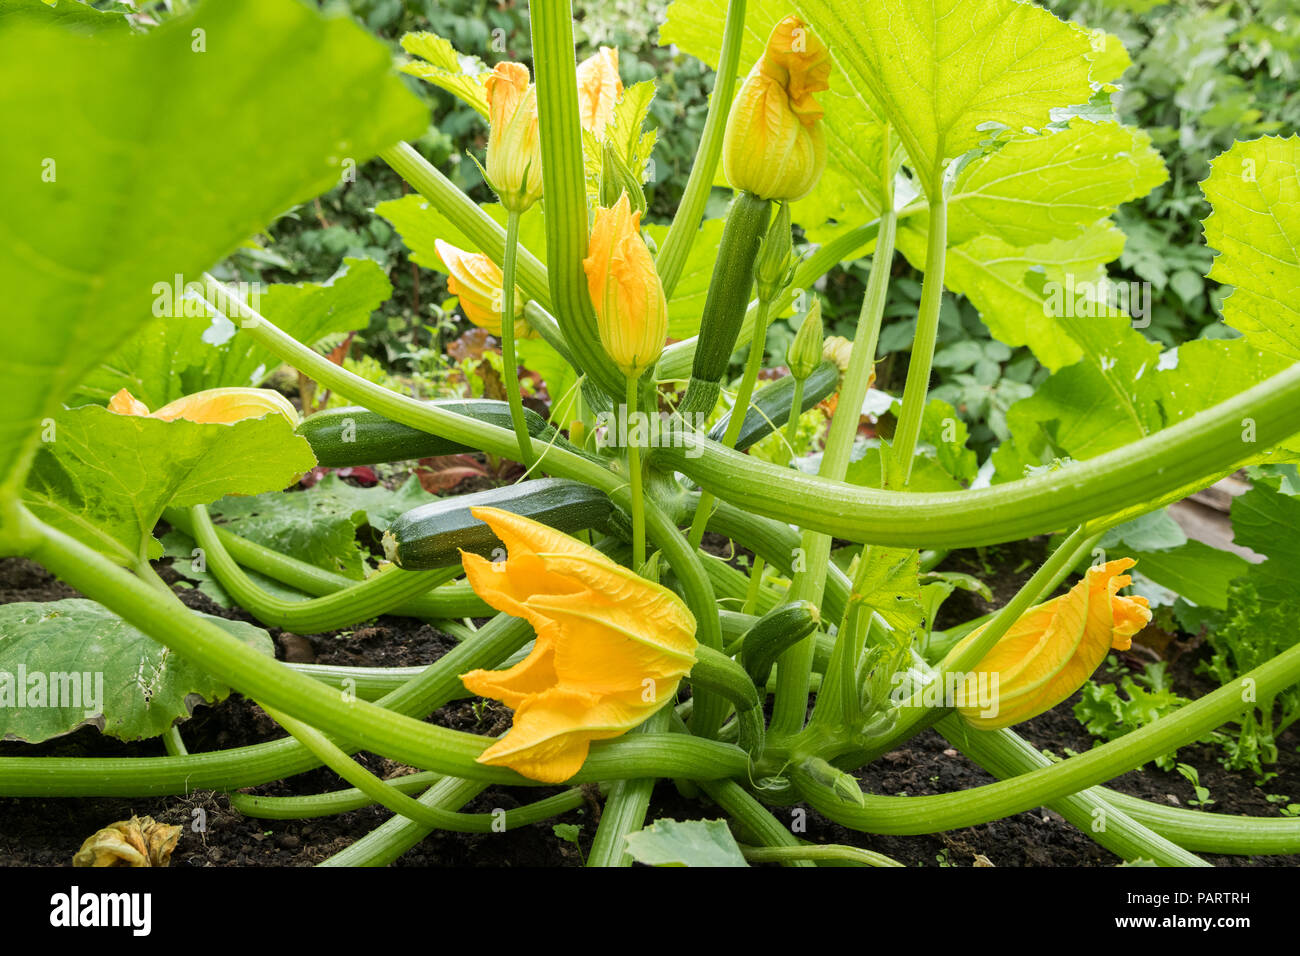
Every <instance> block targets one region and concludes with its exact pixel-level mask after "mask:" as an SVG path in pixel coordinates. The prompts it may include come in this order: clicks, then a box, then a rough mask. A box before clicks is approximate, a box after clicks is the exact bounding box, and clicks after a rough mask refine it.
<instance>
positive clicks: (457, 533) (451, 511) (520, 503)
mask: <svg viewBox="0 0 1300 956" xmlns="http://www.w3.org/2000/svg"><path fill="white" fill-rule="evenodd" d="M478 507H490V508H500V509H501V510H503V511H509V512H511V513H512V514H517V515H522V516H523V517H525V518H531V519H533V520H534V521H540V522H541V523H542V524H545V525H550V526H551V527H552V528H555V529H556V530H557V531H563V532H565V533H566V534H568V533H572V532H574V531H581V530H583V529H584V528H602V527H604V525H605V522H606V521H607V520H608V518H609V517H610V512H611V511H612V510H613V504H612V503H611V502H610V500H609V498H607V497H606V496H605V494H604V492H601V491H597V490H596V489H595V488H592V487H589V486H588V485H584V484H582V483H580V482H577V481H570V480H568V479H567V478H538V479H536V480H535V481H521V482H519V483H518V484H514V485H507V486H506V487H504V488H488V489H487V490H485V491H477V492H475V493H474V494H470V495H459V496H457V497H454V498H440V499H439V500H437V501H431V502H429V503H428V504H425V505H420V506H419V507H418V508H412V509H411V510H410V511H408V512H406V513H405V514H404V515H402V516H401V517H399V518H398V519H397V520H396V521H394V522H393V523H392V525H391V526H390V527H389V529H388V530H387V531H386V532H384V551H385V553H386V554H387V556H388V560H390V561H392V562H393V563H394V564H396V565H397V566H398V567H399V568H407V569H408V570H413V571H422V570H425V569H427V568H444V567H448V566H450V565H453V564H457V563H459V562H460V552H461V551H462V550H464V551H471V552H473V553H474V554H478V555H482V556H483V557H486V558H494V557H498V556H500V555H504V546H503V545H502V543H501V539H500V538H498V537H497V536H496V535H495V534H494V533H493V532H492V529H491V528H489V527H488V526H487V525H486V524H484V523H483V522H482V521H480V520H479V519H478V518H475V517H474V516H473V515H472V514H470V509H471V508H478ZM498 549H500V552H499V554H498V553H497V552H498Z"/></svg>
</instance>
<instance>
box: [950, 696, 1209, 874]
mask: <svg viewBox="0 0 1300 956" xmlns="http://www.w3.org/2000/svg"><path fill="white" fill-rule="evenodd" d="M938 730H939V733H941V734H943V735H944V737H946V738H947V739H948V742H949V743H951V744H952V745H953V746H954V747H956V748H957V749H958V750H960V751H962V752H963V753H964V754H966V755H967V756H968V757H970V758H971V759H972V760H974V761H975V762H976V763H978V764H979V765H980V766H981V767H983V768H984V769H985V770H988V771H989V772H990V773H992V774H993V775H994V776H996V777H998V778H1000V779H1003V780H1005V779H1007V778H1009V777H1014V776H1016V775H1017V774H1022V773H1028V772H1029V771H1031V770H1036V769H1038V768H1040V767H1049V766H1051V761H1050V760H1048V759H1047V758H1046V757H1044V756H1043V755H1042V754H1041V753H1040V752H1039V751H1038V750H1036V749H1035V748H1033V747H1031V746H1030V745H1029V744H1028V743H1026V742H1025V741H1023V740H1021V739H1020V738H1019V737H1016V736H1015V735H1014V734H1003V733H1002V732H1000V731H993V732H991V733H990V732H985V731H979V730H972V729H971V728H970V727H968V726H967V725H966V724H964V723H962V721H961V720H960V719H959V718H957V717H954V716H951V715H950V716H948V717H945V718H944V719H943V720H941V721H939V724H938ZM1048 806H1049V807H1050V808H1051V809H1053V810H1055V811H1056V812H1057V813H1059V814H1060V815H1061V816H1063V817H1065V819H1066V820H1068V821H1069V822H1070V823H1072V824H1073V825H1074V826H1076V827H1078V828H1079V830H1080V831H1082V832H1083V833H1085V834H1087V835H1088V836H1090V837H1092V839H1094V840H1096V841H1097V843H1099V844H1101V845H1102V846H1103V847H1105V848H1106V849H1107V850H1110V852H1112V853H1114V854H1115V855H1116V856H1118V857H1119V858H1120V859H1121V860H1138V859H1145V860H1152V861H1154V862H1155V863H1156V864H1158V865H1159V866H1209V864H1208V863H1206V862H1205V861H1204V860H1202V859H1201V858H1200V857H1198V856H1196V855H1195V854H1192V853H1189V852H1187V851H1186V850H1185V849H1183V848H1182V847H1181V846H1179V845H1178V844H1176V843H1174V842H1171V841H1170V840H1167V839H1166V838H1165V837H1163V836H1161V835H1160V834H1158V833H1156V832H1154V831H1152V830H1151V829H1149V828H1147V827H1145V826H1143V825H1142V824H1140V823H1138V822H1137V821H1136V820H1134V819H1133V818H1132V817H1130V816H1129V815H1128V814H1126V813H1124V812H1123V811H1121V810H1119V809H1118V808H1117V807H1116V806H1115V805H1114V804H1113V803H1111V802H1110V801H1109V800H1108V799H1107V797H1106V792H1105V791H1104V790H1103V789H1102V788H1101V787H1090V788H1089V789H1087V790H1083V791H1080V792H1079V793H1073V794H1070V795H1069V796H1065V797H1060V798H1058V799H1056V800H1053V801H1052V802H1050V803H1049V804H1048Z"/></svg>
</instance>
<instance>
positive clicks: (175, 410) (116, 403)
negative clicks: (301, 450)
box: [108, 387, 298, 428]
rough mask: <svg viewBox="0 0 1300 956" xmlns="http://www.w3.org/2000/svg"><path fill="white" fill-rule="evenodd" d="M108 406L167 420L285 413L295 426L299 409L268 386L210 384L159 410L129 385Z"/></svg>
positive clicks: (223, 420)
mask: <svg viewBox="0 0 1300 956" xmlns="http://www.w3.org/2000/svg"><path fill="white" fill-rule="evenodd" d="M108 410H109V411H111V412H116V413H117V414H118V415H138V416H147V417H149V418H157V419H161V420H162V421H165V422H171V421H175V420H176V419H178V418H183V419H185V420H186V421H189V422H197V423H198V424H200V425H207V424H218V425H230V424H233V423H235V422H241V421H243V420H244V419H245V418H262V417H263V416H265V415H271V414H276V415H283V416H284V419H285V421H287V422H288V423H289V424H290V425H293V426H294V427H295V428H296V427H297V425H298V410H297V409H296V408H294V407H293V405H292V404H290V402H289V400H288V399H287V398H285V397H284V396H283V395H281V394H280V393H279V392H277V391H275V390H274V389H269V388H235V387H231V388H209V389H205V390H204V391H202V392H195V393H194V394H193V395H186V396H184V397H183V398H178V399H176V401H174V402H169V403H167V404H166V405H164V406H163V407H162V408H160V409H158V411H156V412H150V411H149V407H148V406H147V405H145V403H144V402H142V401H140V400H139V399H137V398H135V397H134V396H133V395H132V394H131V393H130V392H128V391H127V390H126V389H122V390H121V391H119V392H118V393H117V394H116V395H114V396H113V397H112V398H111V399H110V400H109V403H108Z"/></svg>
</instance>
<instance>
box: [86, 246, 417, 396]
mask: <svg viewBox="0 0 1300 956" xmlns="http://www.w3.org/2000/svg"><path fill="white" fill-rule="evenodd" d="M160 288H164V289H166V290H167V291H166V292H161V291H160V292H159V296H160V297H165V298H166V299H167V300H168V301H169V303H174V302H175V301H176V300H177V299H176V294H175V290H174V288H173V287H172V284H171V283H162V284H161V287H160ZM256 291H257V293H258V294H257V295H256V297H255V298H254V299H253V301H251V302H250V304H252V305H253V307H254V308H255V309H257V311H258V312H260V313H262V314H263V315H265V316H266V317H267V318H269V319H270V320H271V321H273V322H274V323H275V324H276V325H277V326H279V328H280V329H281V330H283V331H284V332H285V333H286V334H287V335H291V336H293V337H294V338H295V339H297V340H298V341H300V342H304V343H306V344H308V345H311V344H314V343H316V342H318V341H320V340H321V339H323V338H325V337H327V336H330V335H335V334H338V333H342V332H351V331H354V330H357V329H364V328H366V326H367V325H368V324H369V322H370V313H372V312H373V311H374V310H375V309H377V308H378V307H379V306H380V305H381V304H382V303H383V302H384V301H385V300H387V299H388V297H389V296H390V295H392V292H393V287H392V285H391V284H390V283H389V281H388V277H387V276H385V275H384V270H383V269H382V268H380V266H379V263H377V262H375V261H374V260H372V259H353V258H348V259H344V260H343V265H342V266H341V267H340V268H339V270H338V272H336V273H335V274H334V275H333V276H331V277H330V278H329V279H327V280H326V281H325V282H320V283H315V282H303V283H299V284H297V285H288V284H275V285H270V286H266V287H257V288H256ZM169 311H170V310H169ZM279 362H280V360H279V359H278V358H276V357H275V356H274V355H272V354H271V353H270V352H268V351H267V350H266V349H264V348H262V347H261V346H260V345H258V344H256V343H255V342H254V341H253V340H252V339H250V338H248V337H247V336H241V335H239V334H238V332H237V330H236V328H235V326H234V325H233V324H232V323H231V322H230V320H229V319H227V318H226V317H225V316H219V317H216V318H213V317H211V315H210V313H208V312H207V311H206V309H205V310H203V314H202V316H179V315H178V316H177V317H175V318H160V319H156V320H154V321H152V322H150V323H149V324H148V325H146V326H145V327H144V328H143V329H141V330H140V331H139V332H138V333H136V334H135V335H134V336H132V337H131V338H130V339H129V340H128V341H127V342H126V343H125V344H124V345H123V346H122V347H121V348H120V349H118V350H117V352H116V353H114V355H113V356H112V357H111V358H110V359H109V360H108V361H107V362H105V363H104V364H102V365H100V366H99V367H97V368H95V369H93V370H92V371H91V372H90V374H89V375H88V376H87V377H86V379H85V381H84V382H83V383H82V384H81V387H80V388H78V389H77V393H76V394H77V397H78V398H79V399H82V400H85V401H93V402H106V401H108V399H109V398H111V397H112V396H113V395H114V394H115V393H116V392H117V391H118V390H119V389H122V388H125V389H128V390H129V391H130V392H131V394H132V395H134V396H135V397H136V398H138V399H139V400H140V401H142V402H144V403H145V404H146V405H148V406H149V407H150V408H161V407H162V406H163V405H165V404H167V403H168V402H170V401H172V400H174V399H177V398H180V397H181V396H182V395H188V394H191V393H193V392H198V391H202V390H203V389H205V388H219V387H221V386H226V385H259V384H261V382H262V381H263V380H264V379H265V378H266V375H267V373H268V372H269V371H270V370H271V369H273V368H275V367H276V366H277V365H279Z"/></svg>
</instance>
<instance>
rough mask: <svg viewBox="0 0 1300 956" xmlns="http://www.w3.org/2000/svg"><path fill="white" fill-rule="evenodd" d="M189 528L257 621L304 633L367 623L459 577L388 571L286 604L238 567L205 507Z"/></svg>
mask: <svg viewBox="0 0 1300 956" xmlns="http://www.w3.org/2000/svg"><path fill="white" fill-rule="evenodd" d="M190 527H191V528H192V529H193V532H194V538H195V540H196V541H197V542H198V544H199V547H201V548H202V549H203V550H204V552H205V554H206V556H207V562H208V567H209V568H211V570H212V574H213V576H215V577H216V579H217V580H218V581H219V582H220V583H221V586H222V587H223V588H225V589H226V590H227V591H229V592H230V594H231V595H232V596H233V597H234V598H235V600H236V601H238V602H239V604H240V605H241V606H242V607H244V608H245V609H246V610H248V611H249V612H251V613H252V614H253V615H254V616H255V617H256V618H257V619H258V620H259V621H261V622H263V623H264V624H270V625H272V626H275V627H284V628H289V629H290V630H293V631H297V632H298V633H300V634H320V633H322V632H324V631H332V630H336V629H338V628H341V627H347V626H349V625H351V624H356V623H357V622H359V621H368V620H370V619H371V618H373V617H378V616H379V615H380V614H384V613H387V612H388V611H389V610H391V609H393V608H395V607H400V606H401V605H403V604H406V603H407V602H409V601H410V600H411V599H412V598H415V597H417V596H418V595H421V594H424V593H425V592H426V591H428V590H429V589H430V588H436V587H437V586H438V585H440V584H444V583H446V582H447V581H450V580H452V579H453V578H455V577H456V576H457V575H458V574H459V573H460V570H459V569H458V568H439V569H437V570H434V571H403V570H402V569H401V568H396V567H390V568H385V569H384V570H381V571H378V572H376V573H375V574H373V575H371V576H370V578H368V579H367V580H365V581H361V582H359V583H357V584H354V585H353V586H352V587H349V588H346V589H344V590H342V591H336V592H334V593H333V594H330V595H327V596H325V597H318V598H312V599H311V600H309V601H286V600H285V599H284V598H281V597H277V596H276V595H274V594H270V593H268V592H267V591H265V590H263V589H262V588H260V587H258V586H257V584H255V583H254V582H253V581H252V579H251V578H249V576H248V575H247V574H245V573H244V570H243V569H242V568H241V567H240V566H239V565H238V564H237V563H235V559H234V558H232V557H231V556H230V555H229V554H228V553H227V552H226V549H225V548H224V547H223V546H222V544H221V539H219V538H218V537H217V535H216V528H215V527H214V526H213V524H212V519H211V518H209V517H208V509H207V506H205V505H194V506H193V507H192V508H191V509H190Z"/></svg>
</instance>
